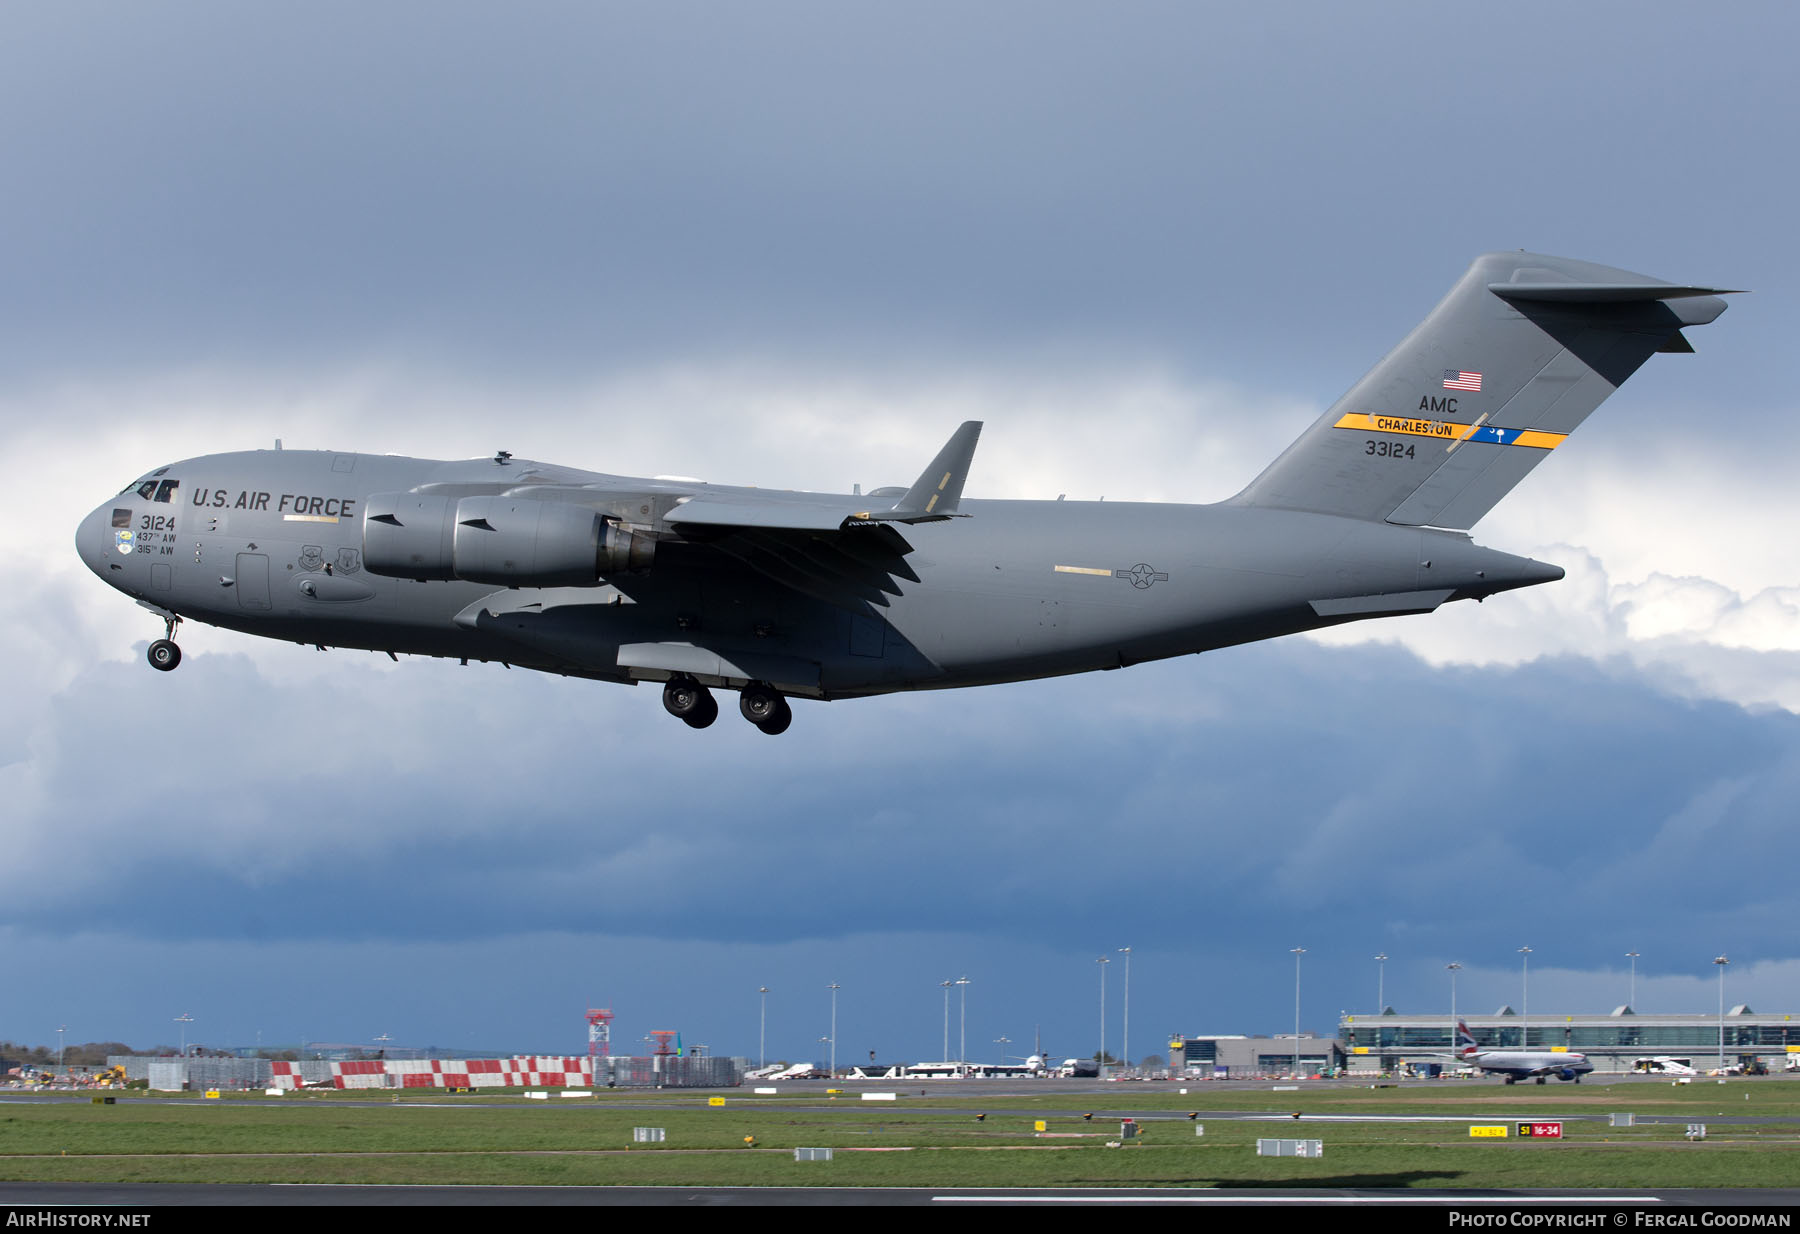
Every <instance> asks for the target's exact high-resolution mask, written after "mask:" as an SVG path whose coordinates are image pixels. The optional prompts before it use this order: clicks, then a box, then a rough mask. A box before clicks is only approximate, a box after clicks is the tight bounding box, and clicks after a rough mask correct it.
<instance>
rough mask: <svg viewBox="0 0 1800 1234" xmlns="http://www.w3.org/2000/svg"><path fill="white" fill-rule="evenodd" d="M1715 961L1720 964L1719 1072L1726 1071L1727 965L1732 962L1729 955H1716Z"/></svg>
mask: <svg viewBox="0 0 1800 1234" xmlns="http://www.w3.org/2000/svg"><path fill="white" fill-rule="evenodd" d="M1713 963H1714V964H1716V965H1718V966H1719V1072H1720V1073H1721V1074H1723V1073H1724V1071H1725V966H1726V965H1727V964H1730V963H1731V958H1730V957H1729V956H1716V957H1714V959H1713Z"/></svg>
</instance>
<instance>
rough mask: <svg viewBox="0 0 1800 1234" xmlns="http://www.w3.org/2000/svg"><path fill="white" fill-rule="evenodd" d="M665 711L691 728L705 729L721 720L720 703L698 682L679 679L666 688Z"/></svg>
mask: <svg viewBox="0 0 1800 1234" xmlns="http://www.w3.org/2000/svg"><path fill="white" fill-rule="evenodd" d="M663 709H664V710H665V711H667V712H668V713H669V714H670V715H672V716H674V717H675V718H676V719H677V720H680V721H681V722H682V723H683V724H685V725H687V726H688V727H689V728H705V727H706V726H707V725H708V724H711V723H712V722H713V721H714V720H716V719H718V718H719V701H718V700H717V699H715V698H714V697H713V696H712V691H711V690H708V689H707V688H706V687H705V686H703V685H701V684H700V683H699V682H697V681H686V680H681V679H677V680H675V681H671V682H670V683H669V684H668V685H666V686H664V687H663Z"/></svg>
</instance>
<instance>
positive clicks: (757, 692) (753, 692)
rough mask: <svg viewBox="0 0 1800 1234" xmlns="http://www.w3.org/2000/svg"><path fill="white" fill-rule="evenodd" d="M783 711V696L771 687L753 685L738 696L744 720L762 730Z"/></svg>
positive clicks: (745, 688)
mask: <svg viewBox="0 0 1800 1234" xmlns="http://www.w3.org/2000/svg"><path fill="white" fill-rule="evenodd" d="M780 709H781V695H779V694H777V693H775V691H774V690H773V689H772V688H770V687H769V686H765V685H758V684H755V683H752V684H751V685H747V686H745V687H744V689H743V691H742V692H741V693H740V694H739V695H738V710H739V711H740V712H742V713H743V716H744V719H746V720H748V721H750V723H752V724H754V725H756V726H757V727H758V728H761V727H762V726H763V725H764V724H766V723H768V721H769V720H770V719H771V718H772V717H773V716H774V715H775V713H776V712H778V711H779V710H780Z"/></svg>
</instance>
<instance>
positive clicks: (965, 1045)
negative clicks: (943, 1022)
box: [956, 974, 969, 1063]
mask: <svg viewBox="0 0 1800 1234" xmlns="http://www.w3.org/2000/svg"><path fill="white" fill-rule="evenodd" d="M956 984H957V985H958V986H959V987H961V991H960V994H961V999H962V1008H961V1010H960V1011H959V1012H958V1013H957V1014H958V1015H959V1016H960V1017H961V1018H960V1019H959V1020H958V1021H957V1028H956V1032H957V1037H956V1061H957V1062H959V1063H966V1062H968V1061H969V978H968V975H967V974H964V975H963V976H961V977H958V978H957V979H956Z"/></svg>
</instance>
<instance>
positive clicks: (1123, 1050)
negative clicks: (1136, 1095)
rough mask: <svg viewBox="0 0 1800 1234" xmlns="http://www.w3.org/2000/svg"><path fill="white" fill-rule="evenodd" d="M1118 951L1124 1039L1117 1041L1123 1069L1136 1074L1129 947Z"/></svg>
mask: <svg viewBox="0 0 1800 1234" xmlns="http://www.w3.org/2000/svg"><path fill="white" fill-rule="evenodd" d="M1119 952H1120V954H1121V955H1123V956H1124V957H1125V1039H1124V1040H1123V1041H1122V1042H1120V1043H1119V1053H1120V1054H1121V1055H1122V1056H1123V1057H1124V1061H1125V1070H1126V1071H1127V1072H1128V1073H1130V1074H1132V1075H1136V1074H1137V1073H1136V1072H1135V1071H1132V1070H1131V948H1129V947H1121V948H1119Z"/></svg>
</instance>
